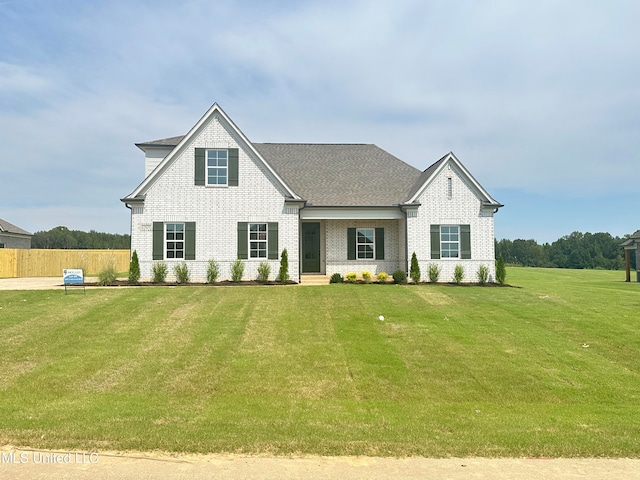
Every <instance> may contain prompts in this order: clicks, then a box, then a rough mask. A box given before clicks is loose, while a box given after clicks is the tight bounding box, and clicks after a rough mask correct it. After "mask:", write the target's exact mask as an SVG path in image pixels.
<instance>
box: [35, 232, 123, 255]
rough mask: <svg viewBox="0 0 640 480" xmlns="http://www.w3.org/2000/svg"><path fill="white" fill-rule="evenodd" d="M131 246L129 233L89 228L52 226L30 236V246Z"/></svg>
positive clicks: (107, 247) (78, 247) (66, 247)
mask: <svg viewBox="0 0 640 480" xmlns="http://www.w3.org/2000/svg"><path fill="white" fill-rule="evenodd" d="M130 246H131V236H130V235H126V234H125V235H120V234H117V233H103V232H96V231H95V230H90V231H89V232H83V231H81V230H69V229H68V228H67V227H54V228H52V229H51V230H49V231H48V232H36V233H34V234H33V237H31V248H61V249H69V250H70V249H81V250H84V249H87V250H94V249H95V250H106V249H111V250H120V249H122V250H127V249H129V247H130Z"/></svg>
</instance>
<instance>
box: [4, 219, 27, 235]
mask: <svg viewBox="0 0 640 480" xmlns="http://www.w3.org/2000/svg"><path fill="white" fill-rule="evenodd" d="M0 232H7V233H17V234H18V235H32V234H31V233H29V232H27V231H26V230H23V229H21V228H20V227H16V226H15V225H14V224H12V223H9V222H7V221H6V220H2V219H1V218H0Z"/></svg>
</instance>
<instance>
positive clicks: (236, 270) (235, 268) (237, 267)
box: [231, 258, 244, 283]
mask: <svg viewBox="0 0 640 480" xmlns="http://www.w3.org/2000/svg"><path fill="white" fill-rule="evenodd" d="M242 275H244V262H243V261H242V260H240V259H239V258H238V259H237V260H236V261H235V262H233V263H232V264H231V281H232V282H235V283H238V282H239V281H240V280H242Z"/></svg>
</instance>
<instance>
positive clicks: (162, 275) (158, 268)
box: [151, 262, 169, 283]
mask: <svg viewBox="0 0 640 480" xmlns="http://www.w3.org/2000/svg"><path fill="white" fill-rule="evenodd" d="M168 271H169V269H168V268H167V264H166V263H164V262H156V263H154V264H153V267H151V276H152V277H153V278H152V282H153V283H164V281H165V280H166V279H167V272H168Z"/></svg>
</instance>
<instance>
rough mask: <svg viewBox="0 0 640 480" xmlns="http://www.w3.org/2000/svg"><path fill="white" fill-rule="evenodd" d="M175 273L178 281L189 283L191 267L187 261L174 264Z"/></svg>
mask: <svg viewBox="0 0 640 480" xmlns="http://www.w3.org/2000/svg"><path fill="white" fill-rule="evenodd" d="M173 273H174V274H175V276H176V283H179V284H184V283H189V267H188V266H187V262H182V263H178V264H176V265H174V266H173Z"/></svg>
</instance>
